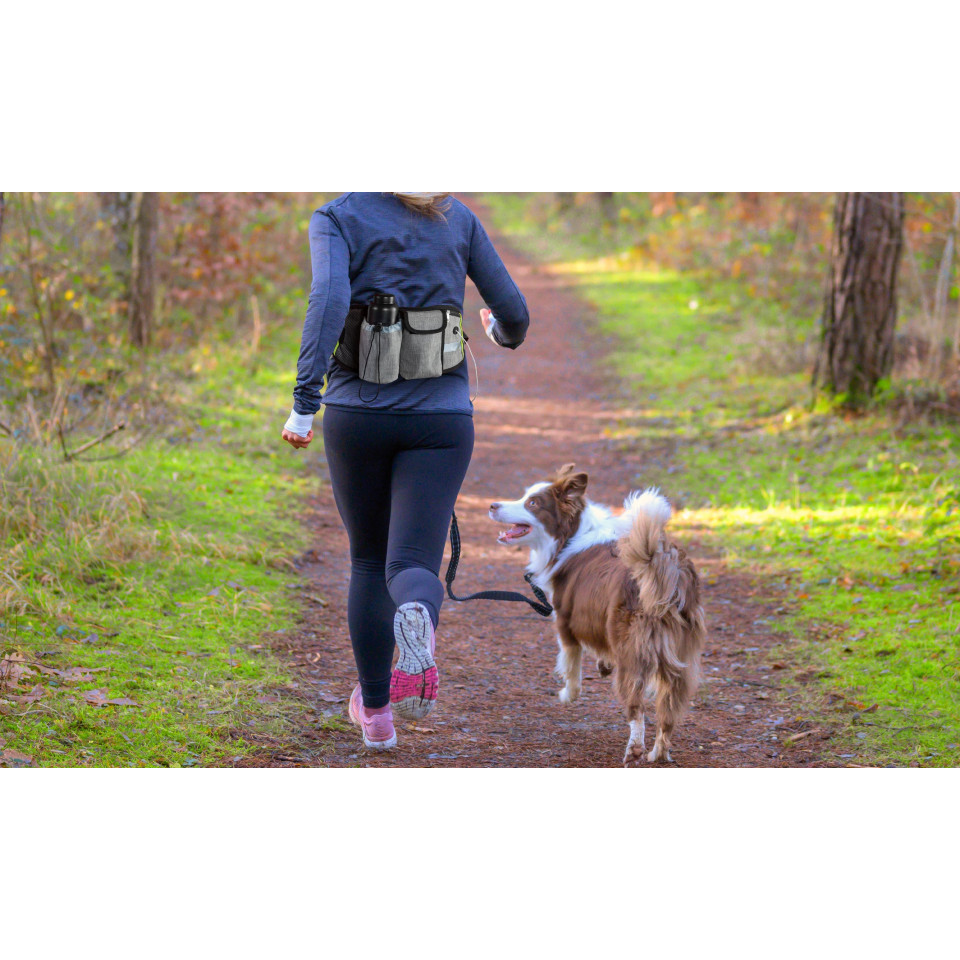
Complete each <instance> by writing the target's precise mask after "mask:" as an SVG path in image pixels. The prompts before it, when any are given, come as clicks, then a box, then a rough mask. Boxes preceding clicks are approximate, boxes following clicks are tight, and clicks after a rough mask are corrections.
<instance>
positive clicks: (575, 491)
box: [558, 463, 590, 500]
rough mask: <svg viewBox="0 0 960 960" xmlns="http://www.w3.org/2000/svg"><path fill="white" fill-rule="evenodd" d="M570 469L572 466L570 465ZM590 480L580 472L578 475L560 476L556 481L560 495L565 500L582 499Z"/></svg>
mask: <svg viewBox="0 0 960 960" xmlns="http://www.w3.org/2000/svg"><path fill="white" fill-rule="evenodd" d="M570 467H571V469H572V468H573V464H572V463H571V464H570ZM589 479H590V478H589V477H588V476H587V474H585V473H584V472H583V471H582V470H581V471H580V472H579V473H567V474H565V475H563V476H561V478H560V480H559V481H558V485H559V487H560V493H561V495H562V496H563V497H564V498H566V499H567V500H572V499H573V498H574V497H582V496H583V494H584V492H585V491H586V489H587V481H588V480H589Z"/></svg>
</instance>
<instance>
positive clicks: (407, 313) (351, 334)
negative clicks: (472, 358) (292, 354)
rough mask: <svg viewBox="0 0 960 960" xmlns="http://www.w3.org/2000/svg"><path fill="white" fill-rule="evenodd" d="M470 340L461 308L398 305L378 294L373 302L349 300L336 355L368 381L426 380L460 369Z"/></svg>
mask: <svg viewBox="0 0 960 960" xmlns="http://www.w3.org/2000/svg"><path fill="white" fill-rule="evenodd" d="M466 339H467V337H466V334H465V333H464V332H463V314H462V313H461V312H460V309H459V308H458V307H453V306H448V305H446V304H441V305H439V306H436V307H423V308H421V309H411V308H407V307H398V306H397V303H396V300H395V299H394V297H392V296H390V295H388V294H380V293H378V294H376V295H375V296H374V298H373V300H372V301H371V302H370V303H368V304H356V303H354V304H351V305H350V312H349V313H348V314H347V320H346V323H345V324H344V326H343V333H341V334H340V339H339V340H338V341H337V346H336V348H335V349H334V351H333V355H334V356H335V357H336V358H337V360H338V361H339V362H340V363H341V364H342V365H343V366H345V367H346V368H347V369H348V370H353V371H355V372H356V373H357V374H358V376H359V377H360V379H361V380H366V381H368V382H369V383H378V384H379V383H393V382H394V381H395V380H400V379H403V380H424V379H427V378H429V377H441V376H443V375H444V374H445V373H451V372H452V371H454V370H456V369H457V367H459V366H460V364H461V363H463V361H464V343H465V341H466Z"/></svg>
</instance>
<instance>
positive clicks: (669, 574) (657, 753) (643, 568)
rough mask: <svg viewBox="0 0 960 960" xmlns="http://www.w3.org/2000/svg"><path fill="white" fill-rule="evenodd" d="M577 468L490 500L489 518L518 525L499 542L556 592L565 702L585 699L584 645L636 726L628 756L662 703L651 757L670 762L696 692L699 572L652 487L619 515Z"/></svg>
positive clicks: (638, 757)
mask: <svg viewBox="0 0 960 960" xmlns="http://www.w3.org/2000/svg"><path fill="white" fill-rule="evenodd" d="M587 479H588V478H587V475H586V474H585V473H582V472H575V471H574V465H573V464H572V463H568V464H567V465H566V466H564V467H561V468H560V470H559V471H558V473H557V475H556V477H554V479H552V480H546V481H543V482H542V483H535V484H533V486H531V487H528V488H527V490H526V491H525V492H524V494H523V496H522V497H521V498H520V499H519V500H513V501H506V502H503V501H501V502H498V503H492V504H491V505H490V517H491V519H493V520H496V521H497V522H499V523H509V524H512V526H511V527H510V528H509V529H508V530H505V531H503V532H502V533H501V534H500V536H499V538H498V539H499V541H500V542H501V543H508V544H512V543H521V542H523V543H524V544H525V545H529V547H530V562H529V564H528V565H527V570H528V572H530V573H531V574H532V575H533V581H534V583H536V584H537V586H539V587H540V588H541V589H542V590H543V591H544V592H545V593H546V595H547V596H548V597H549V598H550V602H551V603H552V604H553V607H554V618H555V620H556V624H557V643H558V644H559V647H560V653H559V656H558V657H557V673H558V674H559V675H560V677H561V679H562V680H563V681H564V687H563V689H562V690H561V691H560V694H559V698H560V701H561V703H572V702H573V701H574V700H576V699H577V697H578V696H579V695H580V686H581V677H582V659H583V648H584V647H586V648H587V649H588V650H590V651H591V652H592V653H593V654H595V655H596V657H597V662H598V667H599V670H600V673H601V674H602V675H603V676H608V675H609V674H611V673H612V674H613V684H614V689H615V690H616V692H617V696H618V697H619V699H620V702H621V703H622V704H623V706H624V709H625V710H626V714H627V719H628V720H629V722H630V739H629V740H628V741H627V752H626V754H625V755H624V758H623V762H624V764H625V765H626V766H634V765H638V764H639V763H640V762H641V761H642V759H643V754H644V749H645V747H644V708H645V707H646V705H647V703H648V701H649V700H653V701H654V703H655V706H656V716H657V736H656V741H655V743H654V745H653V749H652V750H651V751H650V753H649V754H648V755H647V759H648V760H649V761H650V762H651V763H652V762H655V761H656V760H658V759H661V758H662V759H666V760H669V759H670V737H671V735H672V733H673V730H674V727H675V726H676V724H677V722H678V721H679V719H680V717H681V716H682V715H683V712H684V711H685V710H686V708H687V705H688V704H689V702H690V698H691V697H692V695H693V693H694V691H695V690H696V686H697V680H698V674H699V662H700V650H701V648H702V646H703V640H704V635H705V628H704V619H703V608H702V607H701V606H700V578H699V577H698V576H697V572H696V570H695V569H694V566H693V564H692V563H691V562H690V560H689V558H688V557H687V555H686V553H685V552H684V551H683V550H682V549H681V548H680V547H678V546H677V545H676V544H675V543H673V542H672V541H671V540H670V539H669V538H668V537H667V535H666V534H665V533H664V526H665V524H666V523H667V521H668V520H669V519H670V512H671V511H670V504H669V503H667V501H666V499H665V498H664V497H663V496H662V495H661V494H660V493H659V491H657V490H656V489H648V490H644V491H643V492H642V493H641V492H639V491H637V492H634V493H631V494H630V496H628V497H627V499H626V500H625V501H624V505H623V506H624V510H623V512H622V513H620V514H614V513H613V512H612V511H611V510H609V509H608V508H607V507H604V506H602V505H600V504H596V503H592V502H591V501H589V500H587V498H586V497H585V495H584V494H585V492H586V489H587Z"/></svg>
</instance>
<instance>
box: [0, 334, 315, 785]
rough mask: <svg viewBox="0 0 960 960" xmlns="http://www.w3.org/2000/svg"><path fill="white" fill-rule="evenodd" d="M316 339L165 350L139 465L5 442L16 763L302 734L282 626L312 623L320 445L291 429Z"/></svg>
mask: <svg viewBox="0 0 960 960" xmlns="http://www.w3.org/2000/svg"><path fill="white" fill-rule="evenodd" d="M298 334H299V330H298V329H296V325H295V324H292V325H289V326H288V327H287V329H281V328H279V327H278V328H277V329H275V330H274V331H273V333H272V334H271V335H270V336H268V337H266V338H265V339H264V342H263V345H262V347H261V350H260V351H259V352H258V353H257V354H256V355H255V356H253V357H251V356H250V355H249V354H248V352H247V349H246V348H245V347H244V346H241V345H238V344H235V343H230V342H226V341H225V342H221V343H218V344H213V343H210V342H207V343H205V344H202V345H201V346H199V347H198V348H197V349H196V350H195V351H192V352H191V353H190V354H188V355H185V356H180V357H177V358H171V357H169V356H166V357H158V358H156V359H155V360H152V361H151V364H152V366H151V367H149V368H148V369H146V370H143V371H141V373H140V376H142V380H141V386H142V387H143V390H144V391H145V392H152V393H153V394H155V395H161V394H162V396H163V403H162V405H161V406H158V407H157V408H156V409H155V410H152V412H151V413H152V416H153V418H154V420H157V419H158V418H159V420H160V421H161V422H160V423H159V425H156V424H155V430H154V433H153V436H152V438H151V439H150V440H148V441H147V442H145V443H143V444H141V445H140V446H138V447H136V448H135V449H133V450H132V451H131V452H130V453H128V454H127V455H126V456H124V457H122V458H119V459H113V460H106V461H103V462H97V463H69V464H65V463H63V462H62V459H61V458H60V457H59V456H58V455H57V451H56V450H52V449H44V448H42V447H39V448H38V447H37V446H35V445H27V444H24V443H12V442H8V441H4V442H0V483H2V500H0V566H2V575H0V576H2V579H0V655H2V657H3V658H4V661H3V664H2V669H3V681H2V682H0V755H2V756H3V757H4V758H5V762H6V763H7V765H8V766H13V765H20V764H23V763H26V761H25V760H24V759H23V758H25V757H30V758H32V762H33V763H34V764H35V765H42V766H157V765H159V766H168V767H176V766H196V765H210V764H230V763H231V762H235V761H236V760H237V759H238V758H242V757H244V756H245V755H246V754H248V753H249V752H250V751H251V750H253V749H255V747H256V746H257V745H258V744H262V743H264V742H265V741H268V740H269V739H270V738H274V737H280V736H282V735H283V734H284V731H285V730H287V729H288V727H289V723H290V720H291V717H292V716H293V714H294V713H295V712H297V707H296V705H295V703H294V702H293V701H291V700H290V699H289V698H287V697H284V696H283V695H282V694H283V690H284V688H289V687H290V684H291V679H290V677H289V676H288V674H287V672H286V670H285V667H284V665H283V663H281V662H280V661H279V660H278V659H277V658H276V657H275V656H274V654H273V653H272V652H271V650H270V646H269V642H268V639H267V637H266V636H265V635H266V634H267V633H268V632H269V631H282V630H284V629H288V628H290V627H291V626H293V625H294V623H295V621H296V618H297V611H296V607H295V606H294V605H293V604H292V603H291V601H290V597H291V592H290V590H289V587H290V586H291V584H292V582H293V580H294V577H295V572H294V568H293V566H292V564H291V562H290V560H291V557H293V556H295V555H297V554H298V553H299V552H301V551H302V550H303V548H304V547H305V546H306V533H305V530H304V527H303V526H302V525H301V523H300V522H299V519H300V518H299V517H298V516H297V512H296V511H295V509H294V508H292V507H291V504H292V503H295V502H297V501H298V500H301V499H302V496H303V494H304V493H305V491H306V490H307V489H308V487H309V486H310V484H311V483H312V482H314V481H313V480H312V477H313V476H315V473H314V470H313V469H312V468H314V467H315V466H316V461H317V458H318V456H319V452H318V451H316V450H314V449H311V450H310V451H306V452H304V453H300V454H295V453H294V452H293V451H292V450H290V449H289V448H286V447H281V445H280V443H279V440H278V436H279V430H280V426H281V425H282V422H283V418H284V416H285V414H286V412H287V411H288V410H289V395H290V387H291V382H292V381H291V378H292V375H293V368H292V364H293V363H294V360H295V357H296V349H297V337H298ZM105 446H106V445H105ZM105 446H104V447H101V448H97V449H96V450H94V451H91V452H92V453H99V452H100V450H104V452H107V451H106V449H105Z"/></svg>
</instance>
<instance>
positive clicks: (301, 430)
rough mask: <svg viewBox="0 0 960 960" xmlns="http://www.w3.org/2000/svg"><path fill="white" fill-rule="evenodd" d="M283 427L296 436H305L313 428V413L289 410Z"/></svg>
mask: <svg viewBox="0 0 960 960" xmlns="http://www.w3.org/2000/svg"><path fill="white" fill-rule="evenodd" d="M283 429H284V430H289V431H290V432H291V433H295V434H296V435H297V436H298V437H305V436H306V435H307V434H308V433H309V432H310V431H311V430H312V429H313V414H312V413H297V411H296V410H291V411H290V416H289V417H287V422H286V423H285V424H284V425H283Z"/></svg>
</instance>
